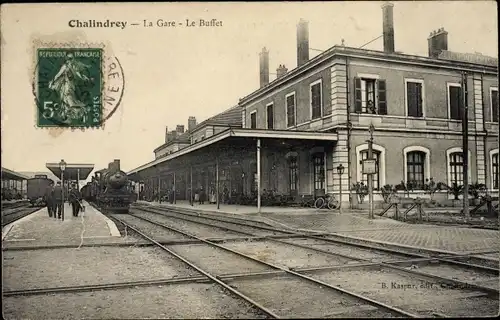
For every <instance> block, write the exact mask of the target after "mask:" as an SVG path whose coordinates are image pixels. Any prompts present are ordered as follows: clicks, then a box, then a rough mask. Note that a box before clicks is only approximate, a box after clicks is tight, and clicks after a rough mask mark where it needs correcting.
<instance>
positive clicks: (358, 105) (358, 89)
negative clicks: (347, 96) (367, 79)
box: [354, 78, 361, 113]
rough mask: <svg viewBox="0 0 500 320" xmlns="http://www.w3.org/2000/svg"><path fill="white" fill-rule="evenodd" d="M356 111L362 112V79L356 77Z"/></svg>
mask: <svg viewBox="0 0 500 320" xmlns="http://www.w3.org/2000/svg"><path fill="white" fill-rule="evenodd" d="M354 100H355V101H354V111H355V112H356V113H361V79H360V78H354Z"/></svg>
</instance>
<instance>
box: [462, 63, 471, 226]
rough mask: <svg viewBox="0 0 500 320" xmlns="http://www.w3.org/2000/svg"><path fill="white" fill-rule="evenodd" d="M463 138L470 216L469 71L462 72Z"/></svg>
mask: <svg viewBox="0 0 500 320" xmlns="http://www.w3.org/2000/svg"><path fill="white" fill-rule="evenodd" d="M462 88H463V89H462V91H463V94H462V104H463V108H462V112H463V113H462V138H463V143H462V144H463V146H462V150H463V159H464V161H463V170H462V171H463V175H464V186H463V190H464V194H463V197H464V216H465V218H466V219H469V218H470V213H469V107H468V105H467V104H468V103H467V102H468V99H467V97H468V92H467V73H466V72H462Z"/></svg>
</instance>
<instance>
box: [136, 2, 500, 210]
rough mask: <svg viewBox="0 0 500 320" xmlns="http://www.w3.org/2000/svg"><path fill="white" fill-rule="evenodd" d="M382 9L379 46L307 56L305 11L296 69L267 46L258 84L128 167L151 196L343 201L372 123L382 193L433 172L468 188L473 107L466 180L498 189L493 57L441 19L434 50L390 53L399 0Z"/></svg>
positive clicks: (432, 39)
mask: <svg viewBox="0 0 500 320" xmlns="http://www.w3.org/2000/svg"><path fill="white" fill-rule="evenodd" d="M382 16H383V19H382V20H383V43H384V45H383V50H382V51H375V50H366V49H359V48H350V47H347V46H344V45H336V46H334V47H332V48H330V49H328V50H326V51H324V52H323V53H321V54H319V55H317V56H315V57H314V58H312V59H309V51H310V49H309V35H308V23H307V22H306V21H303V20H301V21H300V22H299V24H298V25H297V68H295V69H293V70H291V71H288V70H287V69H286V67H285V66H283V65H280V66H279V67H278V69H277V70H276V74H277V78H276V79H275V80H274V81H272V82H270V81H269V51H267V50H266V49H265V48H264V49H263V50H262V52H261V53H260V88H259V89H257V90H255V91H254V92H252V93H250V94H249V95H247V96H245V97H243V98H241V99H240V100H239V103H238V105H236V106H234V107H232V108H230V109H228V110H226V111H225V112H223V113H221V114H219V115H216V116H214V117H213V118H210V119H208V120H206V121H204V122H202V123H200V124H196V120H195V119H194V118H193V117H190V119H189V120H188V123H189V125H188V130H187V131H186V132H184V128H183V126H178V127H177V129H176V130H175V131H174V132H168V130H167V134H166V141H165V144H163V145H162V146H160V147H159V148H157V149H156V150H155V160H153V161H151V162H150V163H147V164H145V165H142V166H140V167H138V168H136V169H134V170H132V171H130V172H129V176H130V177H131V179H132V180H134V181H137V182H140V185H139V187H138V188H139V189H138V190H140V191H141V192H143V193H145V194H147V193H148V192H149V194H152V193H155V192H160V191H161V190H166V189H168V188H169V187H170V186H173V185H174V183H175V189H176V190H177V194H178V197H179V199H186V198H187V197H188V196H189V192H188V190H189V188H190V187H191V186H193V188H198V187H200V186H203V188H204V189H205V190H206V191H207V192H208V193H210V192H212V191H213V190H214V188H215V186H214V184H215V181H217V180H218V181H219V192H222V190H224V189H228V192H229V193H230V194H231V195H235V196H236V195H237V196H236V198H238V197H240V195H243V196H244V197H246V198H248V197H250V198H251V196H252V195H254V194H256V193H257V191H258V190H260V193H263V192H265V191H269V190H273V191H274V192H276V193H278V194H283V195H288V196H289V197H290V199H293V200H295V201H296V202H298V201H299V200H300V198H301V197H304V196H318V195H323V194H325V193H333V194H336V195H337V197H338V196H339V194H340V191H341V190H343V196H342V201H343V202H345V203H346V205H347V204H348V202H352V201H355V199H356V197H354V196H353V194H354V193H353V192H354V190H353V185H354V184H355V183H357V182H364V183H365V184H366V182H367V176H366V175H364V174H363V173H362V169H361V161H362V160H363V159H366V158H367V154H368V152H367V151H368V143H367V140H368V139H369V138H370V134H369V131H368V128H369V126H370V125H372V126H373V127H374V132H373V150H374V157H375V158H376V160H377V161H376V167H377V173H376V174H374V176H373V179H374V189H375V197H374V199H375V201H381V200H382V196H381V192H380V189H381V188H382V187H383V186H384V185H387V184H390V185H396V184H399V183H400V182H401V181H403V182H405V183H408V182H411V183H412V184H413V186H414V189H415V192H416V193H419V192H422V189H423V186H424V183H425V181H426V179H430V178H431V177H432V178H433V180H434V181H435V182H443V183H446V184H447V185H451V184H452V183H457V184H458V185H461V184H462V183H463V178H464V173H463V172H462V164H463V150H462V117H463V116H462V112H461V111H462V110H463V108H464V105H466V106H467V110H468V133H469V135H468V137H469V150H468V151H467V152H468V155H469V172H467V174H468V178H469V183H476V182H477V183H483V184H485V185H486V186H487V188H488V189H489V190H490V191H491V192H493V193H495V192H498V177H499V172H498V130H499V128H498V122H499V110H498V109H499V107H498V59H497V58H492V57H487V56H484V55H481V54H477V53H476V54H465V53H457V52H454V51H452V50H449V48H448V32H446V31H445V30H444V29H443V28H441V29H439V30H436V31H432V32H431V33H430V35H429V37H428V39H427V40H428V41H427V42H428V56H425V57H423V56H414V55H408V54H404V53H401V52H398V51H395V43H394V23H393V18H392V17H393V5H392V4H390V3H389V4H384V5H383V6H382ZM450 36H453V35H450ZM455 36H459V35H455ZM464 94H465V98H466V101H467V103H466V104H464V100H465V99H464ZM339 165H342V166H343V167H345V168H346V170H345V171H344V173H343V174H338V172H337V170H336V168H337V167H338V166H339ZM233 202H238V201H237V200H235V201H233Z"/></svg>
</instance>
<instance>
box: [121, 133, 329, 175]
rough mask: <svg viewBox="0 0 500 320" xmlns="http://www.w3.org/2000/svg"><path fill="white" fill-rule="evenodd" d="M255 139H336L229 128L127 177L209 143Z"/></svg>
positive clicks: (248, 142) (325, 135)
mask: <svg viewBox="0 0 500 320" xmlns="http://www.w3.org/2000/svg"><path fill="white" fill-rule="evenodd" d="M255 139H262V140H263V141H266V140H274V141H282V142H287V143H301V142H304V141H310V142H313V141H323V142H334V141H337V140H338V136H337V134H336V133H326V132H313V131H291V130H263V129H241V128H231V129H227V130H225V131H222V132H220V133H218V134H216V135H213V136H211V137H209V138H207V139H205V140H202V141H199V142H197V143H195V144H192V145H190V146H188V147H186V148H183V149H181V150H179V151H177V152H175V153H172V154H170V155H168V156H166V157H162V158H159V159H156V160H154V161H151V162H149V163H146V164H144V165H142V166H140V167H138V168H136V169H134V170H131V171H129V172H127V174H128V175H129V177H131V178H132V177H134V176H135V175H136V174H137V173H138V172H140V171H143V170H145V169H149V168H152V167H155V166H157V165H159V164H161V163H165V162H168V161H171V160H174V159H176V158H179V157H182V156H184V155H187V154H189V153H191V152H194V151H197V150H200V149H203V148H206V147H208V146H211V145H215V144H220V143H224V142H227V143H229V144H231V143H235V144H241V143H244V144H247V145H250V144H253V142H251V141H252V140H255Z"/></svg>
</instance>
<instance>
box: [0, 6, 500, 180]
mask: <svg viewBox="0 0 500 320" xmlns="http://www.w3.org/2000/svg"><path fill="white" fill-rule="evenodd" d="M393 3H394V29H395V49H396V51H401V52H403V53H407V54H416V55H422V56H427V37H428V36H429V33H430V32H431V31H433V30H436V29H438V28H441V27H444V28H445V30H446V31H448V33H449V34H448V49H449V50H451V51H457V52H470V53H474V52H480V53H482V54H484V55H488V56H493V57H498V52H497V47H498V35H497V16H496V15H497V9H496V2H494V1H464V2H460V1H457V2H455V1H443V2H439V1H424V2H419V1H411V2H404V1H395V2H393ZM381 4H382V2H376V1H370V2H363V1H355V2H340V1H335V2H307V3H305V2H296V3H293V2H287V3H285V2H282V3H269V2H267V3H257V2H249V3H178V2H177V3H156V4H154V3H148V4H146V3H145V4H138V3H125V4H119V3H112V4H91V3H88V4H56V5H54V4H25V5H2V7H1V31H2V34H1V36H2V38H1V45H2V48H1V49H2V55H1V81H2V96H1V116H2V123H1V130H2V135H1V142H2V156H1V160H2V167H6V168H9V169H11V170H15V171H47V169H46V168H45V163H47V162H58V161H59V160H60V159H65V161H66V162H68V163H91V164H94V165H95V169H96V170H99V169H101V168H104V167H107V164H108V163H109V162H111V161H112V160H113V159H120V160H121V169H122V170H124V171H129V170H132V169H134V168H136V167H138V166H140V165H142V164H144V163H147V162H149V161H152V160H153V159H154V153H153V150H154V149H155V148H156V147H158V146H160V145H161V144H162V143H164V139H165V127H166V126H168V128H169V130H172V129H175V126H176V125H177V124H183V125H185V127H186V128H187V120H188V117H189V116H195V117H196V119H197V120H198V123H200V122H201V121H203V120H205V119H207V118H208V117H211V116H213V115H215V114H217V113H220V112H222V111H224V110H226V109H228V108H230V107H232V106H234V105H236V104H237V103H238V100H239V99H240V98H242V97H244V96H246V95H248V94H249V93H251V92H253V91H254V90H256V89H258V87H259V56H258V53H259V52H260V51H261V50H262V48H263V47H266V48H267V49H268V50H269V52H270V53H269V62H270V72H271V73H275V72H276V71H275V70H276V68H277V67H278V65H279V64H285V65H286V67H287V68H288V70H292V69H294V68H295V67H296V64H297V62H296V60H297V59H296V24H297V22H298V21H299V19H301V18H302V19H305V20H307V21H309V46H310V48H311V49H319V50H326V49H328V48H330V47H332V46H334V45H336V44H340V43H341V39H344V41H345V45H346V46H350V47H359V46H361V45H363V44H365V43H367V42H369V41H371V40H373V39H375V38H377V37H378V36H380V35H381V34H382V9H381V7H380V6H381ZM214 18H215V19H217V20H218V21H222V26H220V27H193V28H187V27H185V26H183V27H180V26H178V27H175V28H174V27H158V26H155V27H147V28H146V27H143V26H142V24H143V20H144V19H146V20H148V21H151V22H153V24H155V25H156V22H157V20H159V19H163V20H165V21H168V20H174V21H177V22H179V21H180V22H185V20H186V19H190V20H196V21H198V20H199V19H205V20H210V19H214ZM72 19H80V20H82V21H83V20H90V19H92V20H97V21H105V20H106V19H109V20H111V21H126V22H127V26H126V27H125V28H124V29H121V28H94V29H90V28H86V29H77V28H70V27H69V26H68V21H69V20H72ZM134 22H135V23H141V25H140V26H130V24H131V23H134ZM184 24H185V23H184ZM38 38H44V39H45V38H50V39H55V40H58V41H63V40H64V39H85V41H87V42H92V43H96V42H99V43H106V44H107V46H108V48H109V49H110V50H112V52H113V53H114V55H115V56H116V57H117V58H118V59H119V61H120V63H121V65H122V68H123V71H124V78H125V87H124V94H123V98H122V100H121V103H120V105H119V107H118V109H117V111H116V113H115V114H114V115H113V116H112V117H111V118H110V119H109V120H108V121H107V122H106V123H105V126H104V128H101V129H92V130H85V131H81V130H75V131H71V130H68V129H64V130H48V129H40V128H37V127H36V112H35V108H36V107H35V103H34V97H33V93H32V81H33V72H32V70H33V68H34V65H35V62H34V58H33V54H32V52H33V45H32V43H33V40H34V39H38ZM382 46H383V42H382V38H380V39H378V40H376V41H374V42H373V43H371V44H370V45H367V46H366V47H365V48H366V49H373V50H382V49H383V47H382ZM318 53H319V51H314V50H311V51H310V58H312V57H314V56H315V55H317V54H318ZM275 77H276V76H275V75H273V74H271V76H270V80H271V81H272V80H273V79H275Z"/></svg>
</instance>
